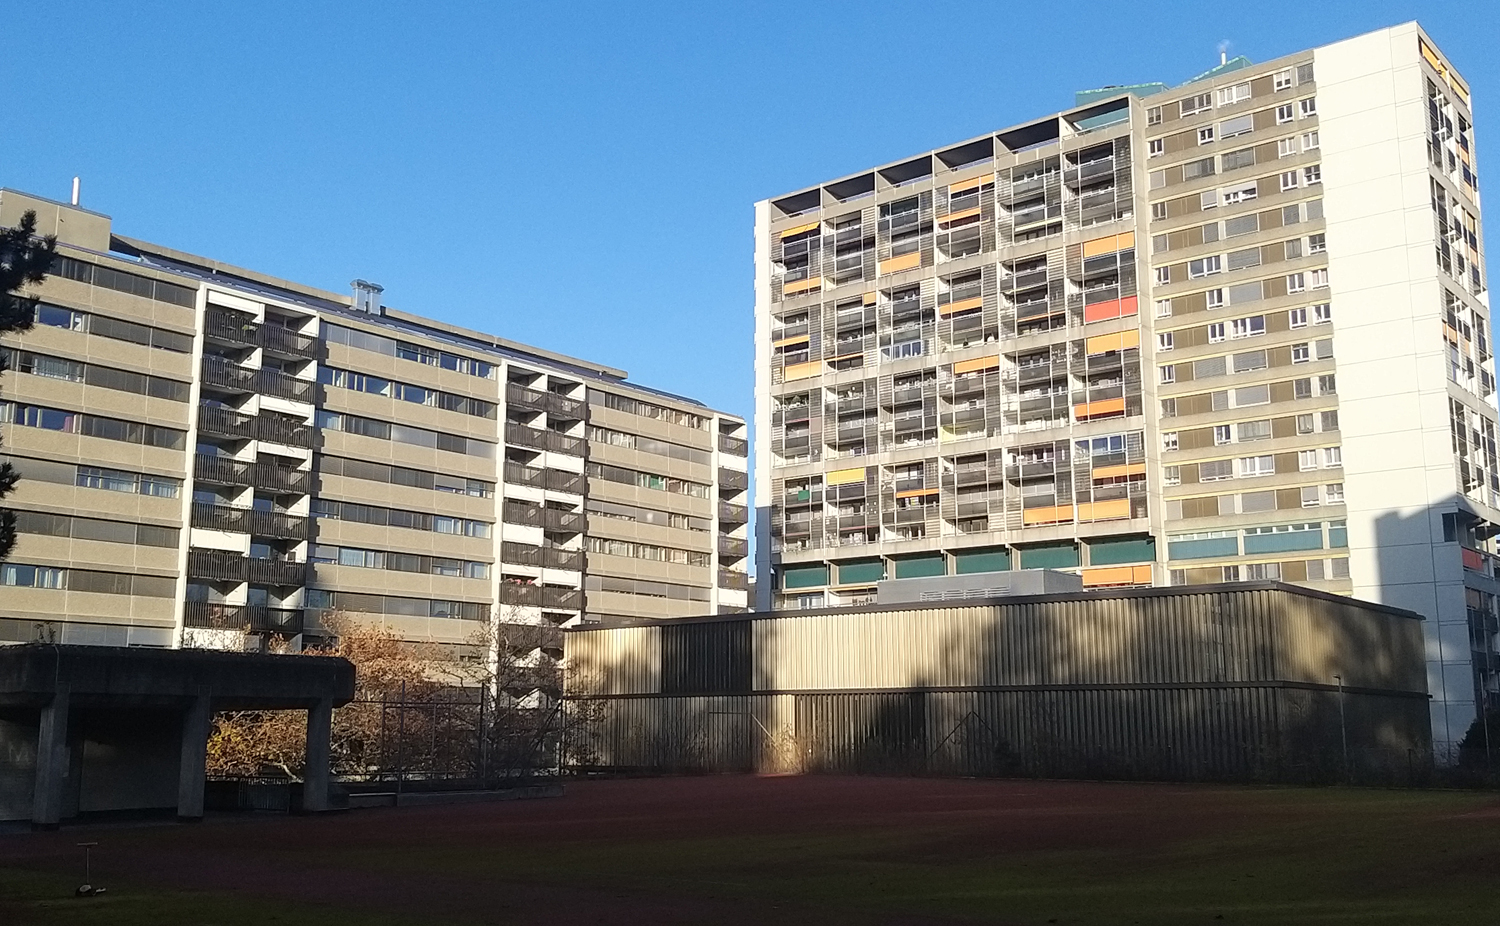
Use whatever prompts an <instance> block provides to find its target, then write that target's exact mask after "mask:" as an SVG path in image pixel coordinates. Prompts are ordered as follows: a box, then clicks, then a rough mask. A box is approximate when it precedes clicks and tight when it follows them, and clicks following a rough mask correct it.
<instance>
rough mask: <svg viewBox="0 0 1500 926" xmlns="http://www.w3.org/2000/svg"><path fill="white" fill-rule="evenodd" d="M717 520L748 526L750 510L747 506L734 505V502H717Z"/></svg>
mask: <svg viewBox="0 0 1500 926" xmlns="http://www.w3.org/2000/svg"><path fill="white" fill-rule="evenodd" d="M719 520H720V521H724V522H726V523H729V524H748V523H749V522H750V508H749V506H747V505H736V504H735V503H734V502H719Z"/></svg>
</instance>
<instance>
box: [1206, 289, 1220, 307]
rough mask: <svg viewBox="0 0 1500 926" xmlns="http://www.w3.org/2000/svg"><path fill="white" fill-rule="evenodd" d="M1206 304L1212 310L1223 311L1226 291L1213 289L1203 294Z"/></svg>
mask: <svg viewBox="0 0 1500 926" xmlns="http://www.w3.org/2000/svg"><path fill="white" fill-rule="evenodd" d="M1203 297H1204V300H1205V302H1206V303H1207V304H1208V307H1209V308H1210V309H1221V308H1223V307H1224V290H1222V289H1211V290H1209V291H1208V292H1206V293H1204V294H1203Z"/></svg>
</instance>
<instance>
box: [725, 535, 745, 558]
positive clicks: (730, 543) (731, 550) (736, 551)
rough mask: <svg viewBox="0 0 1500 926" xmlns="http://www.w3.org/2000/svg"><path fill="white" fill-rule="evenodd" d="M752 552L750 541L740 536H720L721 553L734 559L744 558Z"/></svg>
mask: <svg viewBox="0 0 1500 926" xmlns="http://www.w3.org/2000/svg"><path fill="white" fill-rule="evenodd" d="M749 552H750V542H749V541H748V540H740V539H739V538H738V537H724V536H720V537H719V554H720V555H721V556H727V557H730V558H732V559H742V558H744V557H745V556H746V555H747V554H749Z"/></svg>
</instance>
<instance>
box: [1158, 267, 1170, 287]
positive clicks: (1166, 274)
mask: <svg viewBox="0 0 1500 926" xmlns="http://www.w3.org/2000/svg"><path fill="white" fill-rule="evenodd" d="M1170 282H1172V268H1171V267H1157V268H1156V285H1157V286H1165V285H1167V284H1168V283H1170Z"/></svg>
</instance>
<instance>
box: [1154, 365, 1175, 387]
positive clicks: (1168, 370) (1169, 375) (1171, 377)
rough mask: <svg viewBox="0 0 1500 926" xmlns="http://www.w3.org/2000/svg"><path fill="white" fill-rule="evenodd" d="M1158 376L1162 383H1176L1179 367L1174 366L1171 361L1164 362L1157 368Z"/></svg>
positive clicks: (1158, 380)
mask: <svg viewBox="0 0 1500 926" xmlns="http://www.w3.org/2000/svg"><path fill="white" fill-rule="evenodd" d="M1156 376H1157V382H1159V383H1161V384H1162V385H1169V384H1171V383H1175V382H1177V367H1175V366H1173V365H1172V364H1170V363H1168V364H1163V365H1162V366H1159V367H1157V368H1156Z"/></svg>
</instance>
